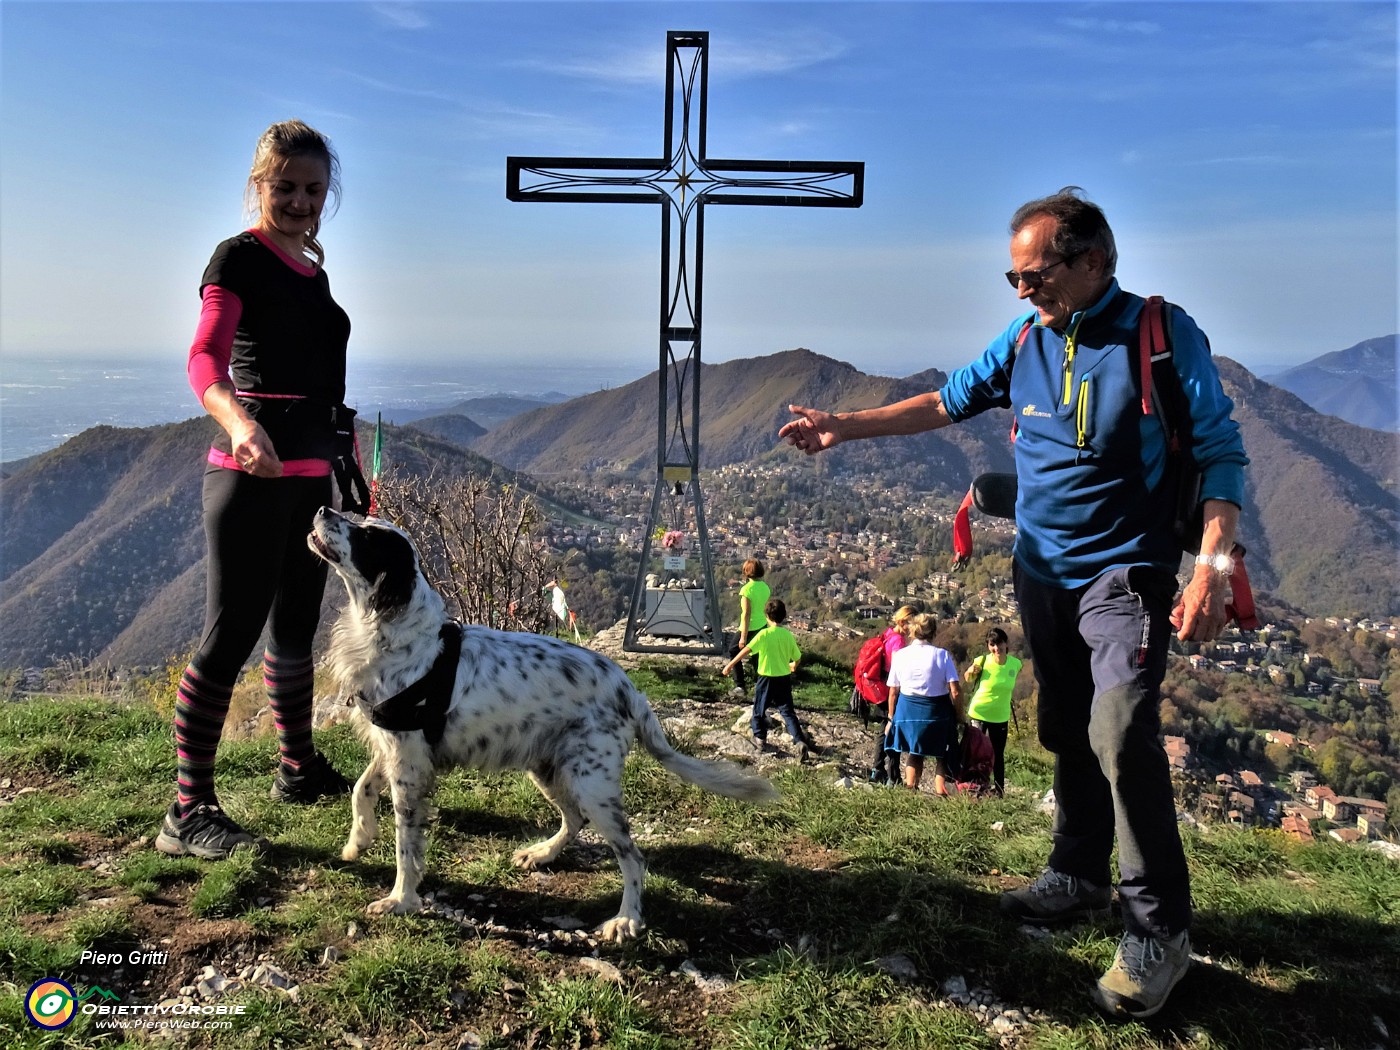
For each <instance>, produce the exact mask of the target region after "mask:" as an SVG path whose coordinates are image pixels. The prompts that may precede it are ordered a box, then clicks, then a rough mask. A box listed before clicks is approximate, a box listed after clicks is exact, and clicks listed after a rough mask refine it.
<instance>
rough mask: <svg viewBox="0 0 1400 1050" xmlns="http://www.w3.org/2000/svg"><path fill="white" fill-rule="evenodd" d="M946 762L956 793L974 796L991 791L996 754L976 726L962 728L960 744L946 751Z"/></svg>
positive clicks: (990, 742)
mask: <svg viewBox="0 0 1400 1050" xmlns="http://www.w3.org/2000/svg"><path fill="white" fill-rule="evenodd" d="M947 761H948V765H949V767H950V771H951V772H952V774H953V779H954V780H955V781H956V782H957V785H958V791H960V792H962V793H963V794H965V795H973V796H976V795H983V794H986V793H987V792H988V791H990V790H991V788H992V768H993V766H994V765H995V763H996V752H995V751H993V750H992V741H991V738H990V737H988V736H987V734H986V733H984V732H982V730H980V729H978V728H977V727H976V726H974V725H967V726H965V727H964V728H963V731H962V742H961V743H960V744H954V745H953V746H952V747H951V748H949V749H948V760H947Z"/></svg>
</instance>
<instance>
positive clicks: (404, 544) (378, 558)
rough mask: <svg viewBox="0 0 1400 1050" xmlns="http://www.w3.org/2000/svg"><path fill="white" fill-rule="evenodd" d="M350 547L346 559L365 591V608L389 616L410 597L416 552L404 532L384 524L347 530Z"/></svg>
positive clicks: (416, 582)
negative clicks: (348, 559)
mask: <svg viewBox="0 0 1400 1050" xmlns="http://www.w3.org/2000/svg"><path fill="white" fill-rule="evenodd" d="M350 551H351V556H350V560H351V561H352V562H353V563H354V565H355V570H356V572H357V573H358V574H359V576H360V578H361V579H362V580H364V582H365V586H366V588H367V589H368V592H369V593H368V594H367V595H366V597H365V607H366V608H367V609H369V610H370V611H371V612H375V613H379V614H380V615H383V616H392V615H394V613H395V612H396V611H398V610H400V609H402V608H404V607H405V606H407V605H408V604H409V602H411V601H412V600H413V589H414V588H415V587H416V586H417V585H418V575H419V573H418V555H417V553H416V552H415V551H414V549H413V543H412V542H411V541H410V540H409V539H408V537H407V536H405V535H404V534H403V533H401V532H399V531H398V530H397V529H393V528H389V527H387V526H384V525H373V524H371V525H360V526H357V527H356V528H354V529H353V530H352V531H351V533H350Z"/></svg>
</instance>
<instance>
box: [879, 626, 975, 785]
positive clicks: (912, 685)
mask: <svg viewBox="0 0 1400 1050" xmlns="http://www.w3.org/2000/svg"><path fill="white" fill-rule="evenodd" d="M937 634H938V621H937V620H936V619H934V618H933V617H932V616H930V615H929V614H928V613H920V614H919V615H918V616H915V617H914V618H913V620H911V621H910V623H909V625H908V634H907V637H908V642H907V644H905V646H904V647H903V648H901V649H900V650H899V651H898V652H897V653H895V654H894V659H892V660H891V661H890V674H889V678H888V680H887V682H886V684H887V685H888V686H889V688H890V710H889V716H890V724H889V725H888V726H887V727H886V730H885V736H886V742H885V748H886V750H891V751H896V752H903V753H904V756H905V762H904V786H905V787H907V788H909V789H910V790H912V791H917V790H918V789H919V782H920V781H921V780H922V779H923V775H924V760H925V759H927V758H932V759H933V760H934V763H935V766H934V778H933V790H934V794H937V795H948V794H951V793H952V792H950V791H949V790H948V784H949V778H948V767H947V764H946V762H945V756H946V755H947V754H948V749H949V748H950V747H952V746H954V745H955V744H956V743H957V739H958V723H960V722H961V721H962V720H963V719H964V718H965V717H966V716H965V715H964V713H963V704H962V679H961V677H960V676H959V675H958V665H957V664H956V663H954V662H953V657H952V656H951V655H950V654H949V653H948V650H946V649H940V648H939V647H938V646H936V645H934V644H933V639H934V636H935V635H937ZM954 790H956V788H955V789H954Z"/></svg>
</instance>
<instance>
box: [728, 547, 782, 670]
mask: <svg viewBox="0 0 1400 1050" xmlns="http://www.w3.org/2000/svg"><path fill="white" fill-rule="evenodd" d="M740 571H741V572H742V573H743V575H744V582H743V584H742V585H741V586H740V587H739V638H738V641H736V642H734V643H732V644H731V645H730V647H729V655H730V656H734V655H736V654H737V653H738V652H739V650H740V649H742V648H744V646H746V645H748V644H749V639H750V638H751V637H752V636H753V635H755V634H757V633H758V632H759V631H761V630H763V628H764V627H766V626H767V625H768V621H767V619H766V618H765V614H764V612H763V610H764V609H765V608H767V606H768V599H769V598H771V597H772V596H773V592H772V591H771V590H770V589H769V587H768V584H767V583H766V582H764V579H763V577H764V576H765V575H767V569H766V568H765V567H764V565H763V562H761V561H759V560H758V559H757V558H749V559H748V560H747V561H745V562H744V566H743V568H742V569H741V570H740ZM754 673H755V674H757V673H758V672H757V671H756V670H755V672H754ZM734 688H735V689H737V690H739V693H740V695H743V694H745V693H746V692H747V691H748V685H747V683H746V681H745V677H744V664H743V662H742V661H740V662H738V663H736V664H734Z"/></svg>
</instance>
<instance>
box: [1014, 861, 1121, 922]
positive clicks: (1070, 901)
mask: <svg viewBox="0 0 1400 1050" xmlns="http://www.w3.org/2000/svg"><path fill="white" fill-rule="evenodd" d="M1112 899H1113V890H1112V889H1111V888H1110V887H1108V886H1095V885H1094V884H1093V883H1092V882H1085V881H1084V880H1083V879H1077V878H1075V877H1074V876H1073V875H1065V874H1062V873H1061V872H1058V871H1055V870H1054V869H1053V868H1046V869H1045V870H1044V871H1043V872H1041V873H1040V878H1038V879H1036V880H1035V881H1034V882H1032V883H1031V884H1030V885H1029V886H1026V887H1024V888H1022V889H1019V890H1007V891H1006V892H1005V893H1003V894H1002V895H1001V910H1002V912H1003V913H1004V914H1007V915H1010V916H1012V917H1013V918H1017V919H1020V920H1021V921H1022V922H1030V923H1039V924H1044V923H1050V922H1071V921H1073V920H1076V919H1088V918H1094V917H1095V916H1103V915H1106V914H1108V909H1109V904H1110V903H1111V902H1112Z"/></svg>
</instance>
